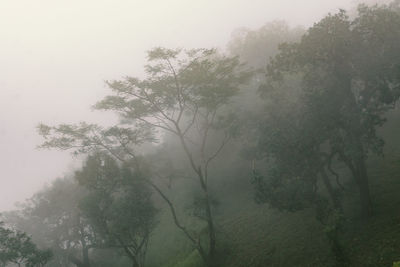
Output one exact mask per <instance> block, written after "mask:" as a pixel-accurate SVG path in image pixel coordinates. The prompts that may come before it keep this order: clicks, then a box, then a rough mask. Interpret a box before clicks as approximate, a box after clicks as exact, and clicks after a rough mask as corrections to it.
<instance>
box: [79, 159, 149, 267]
mask: <svg viewBox="0 0 400 267" xmlns="http://www.w3.org/2000/svg"><path fill="white" fill-rule="evenodd" d="M75 178H76V179H77V180H78V181H79V183H80V184H81V185H82V186H84V187H85V188H87V189H88V191H89V192H88V194H87V196H86V197H85V198H83V199H82V201H81V203H80V209H81V210H82V212H83V216H85V217H86V218H87V219H88V220H89V222H90V224H91V225H92V227H93V229H94V231H95V234H96V237H97V238H96V240H95V247H103V248H118V249H123V250H124V252H125V254H126V255H127V256H128V257H129V258H130V260H131V261H132V266H133V267H143V266H144V263H145V257H146V251H147V245H148V242H149V237H150V234H151V232H152V230H153V228H154V227H155V225H156V222H155V215H156V209H155V208H154V206H153V203H152V200H151V194H150V190H149V189H150V188H149V186H148V184H147V183H145V181H144V178H143V173H139V172H136V173H132V171H131V169H129V168H127V167H126V166H125V167H119V166H118V164H117V162H116V161H115V159H114V158H111V157H110V156H108V155H106V154H101V153H96V154H94V155H91V156H89V157H88V158H87V160H86V162H85V164H84V166H83V168H82V170H80V171H77V172H76V174H75Z"/></svg>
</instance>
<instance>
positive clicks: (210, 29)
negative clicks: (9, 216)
mask: <svg viewBox="0 0 400 267" xmlns="http://www.w3.org/2000/svg"><path fill="white" fill-rule="evenodd" d="M354 3H355V1H353V0H335V1H325V0H247V1H245V0H213V1H211V0H201V1H200V0H199V1H192V0H147V1H144V0H143V1H139V0H131V1H128V0H109V1H101V0H0V148H1V149H0V167H1V168H0V210H5V209H10V208H12V207H13V203H14V202H16V201H23V200H24V199H26V198H28V197H29V196H31V195H32V194H33V193H34V192H35V191H37V190H39V189H40V188H41V187H42V186H43V185H44V184H45V183H46V182H48V181H51V180H52V179H54V178H56V177H58V176H61V175H62V174H63V173H64V172H66V171H67V170H68V166H71V162H72V159H71V157H70V154H69V153H67V152H56V151H46V150H44V151H38V150H36V149H35V147H36V146H37V145H39V144H40V142H41V138H40V137H39V136H38V135H37V134H36V131H35V126H36V125H37V124H38V123H39V122H44V123H48V124H54V123H62V122H77V121H80V120H91V121H93V120H97V121H101V120H105V119H110V118H111V117H110V116H108V117H107V115H106V114H104V113H93V112H91V111H90V106H91V105H92V104H94V103H95V102H96V101H97V100H100V99H101V97H102V96H103V95H104V94H105V93H106V92H107V88H106V87H105V86H104V82H103V81H104V80H108V79H118V78H120V77H122V76H125V75H132V76H135V75H137V74H138V73H139V74H140V73H141V70H142V66H143V64H144V57H145V51H146V50H148V49H150V48H152V47H154V46H167V47H189V48H190V47H222V48H223V47H224V46H225V45H226V43H227V42H228V41H229V38H230V34H231V32H232V31H233V30H234V29H235V28H238V27H249V28H253V29H255V28H258V27H260V26H262V25H263V24H264V23H266V22H269V21H272V20H275V19H284V20H287V21H288V22H289V23H290V24H291V25H293V26H295V25H298V24H301V25H306V26H310V25H311V24H312V23H313V22H316V21H317V20H318V19H320V18H322V17H323V15H325V14H327V13H328V12H335V11H337V10H338V8H348V7H351V6H354Z"/></svg>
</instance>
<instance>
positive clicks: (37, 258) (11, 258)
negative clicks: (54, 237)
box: [0, 222, 52, 267]
mask: <svg viewBox="0 0 400 267" xmlns="http://www.w3.org/2000/svg"><path fill="white" fill-rule="evenodd" d="M51 257H52V253H51V251H50V250H40V249H38V248H37V247H36V245H35V244H34V243H33V242H32V240H31V237H29V236H28V235H27V234H26V233H24V232H21V231H18V230H13V229H10V228H6V227H5V226H4V223H3V222H1V223H0V262H1V265H2V266H6V264H7V263H14V264H17V265H18V266H21V264H24V265H25V266H27V267H34V266H37V267H40V266H44V265H45V264H46V263H47V262H48V261H49V260H50V258H51Z"/></svg>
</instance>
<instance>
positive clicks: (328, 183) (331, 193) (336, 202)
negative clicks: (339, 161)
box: [321, 169, 343, 211]
mask: <svg viewBox="0 0 400 267" xmlns="http://www.w3.org/2000/svg"><path fill="white" fill-rule="evenodd" d="M321 177H322V181H323V182H324V185H325V187H326V190H327V191H328V194H329V197H330V198H331V201H332V204H333V206H334V207H335V209H338V210H340V211H342V210H343V209H342V204H341V203H340V201H339V199H338V197H337V196H336V194H335V191H334V190H333V187H332V184H331V181H329V177H328V175H327V174H326V172H325V170H324V169H321Z"/></svg>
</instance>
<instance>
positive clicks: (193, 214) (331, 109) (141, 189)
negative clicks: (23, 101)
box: [0, 0, 400, 267]
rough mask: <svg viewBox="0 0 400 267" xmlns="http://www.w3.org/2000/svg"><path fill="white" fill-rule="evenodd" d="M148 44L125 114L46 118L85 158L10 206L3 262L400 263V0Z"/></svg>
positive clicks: (112, 100)
mask: <svg viewBox="0 0 400 267" xmlns="http://www.w3.org/2000/svg"><path fill="white" fill-rule="evenodd" d="M145 56H146V64H145V66H144V67H143V74H142V73H138V74H136V73H131V74H130V75H129V76H121V77H115V80H107V81H105V86H106V87H107V90H108V95H106V96H105V97H103V98H100V99H93V106H92V107H91V108H92V109H93V110H94V112H97V113H99V114H104V116H105V117H106V116H108V115H110V116H115V117H117V118H118V120H116V121H111V120H110V121H106V122H105V123H104V124H98V123H92V122H90V121H85V120H82V121H76V122H75V123H70V122H65V123H63V122H61V123H59V124H50V123H47V122H46V121H43V122H37V128H36V130H37V133H38V134H39V135H40V136H41V142H40V143H38V144H37V146H38V149H40V150H42V151H51V150H58V151H64V153H70V155H71V157H72V158H75V159H79V160H80V162H81V164H80V166H79V167H78V168H71V169H69V170H64V171H65V172H64V173H65V174H64V175H61V174H62V172H60V176H59V177H57V178H56V177H54V180H53V181H52V182H51V183H49V184H48V185H47V186H45V187H43V188H42V189H41V190H39V191H38V192H36V193H35V194H34V195H33V196H31V197H30V198H28V199H26V200H25V201H23V202H21V203H20V204H19V205H18V207H17V208H15V209H13V210H9V211H4V212H1V214H0V222H1V223H0V266H27V267H29V266H31V267H33V266H48V267H57V266H61V267H70V266H71V267H72V266H76V267H97V266H98V267H109V266H115V267H125V266H133V267H185V266H186V267H228V266H229V267H253V266H254V267H263V266H304V267H306V266H315V267H318V266H321V267H329V266H332V267H340V266H360V267H361V266H363V267H367V266H371V267H372V266H393V267H395V266H400V213H399V211H400V193H399V192H400V139H399V136H400V109H399V104H398V100H399V98H400V1H398V0H397V1H392V2H389V3H387V4H376V5H367V4H360V5H358V6H357V7H355V8H354V9H353V10H349V11H346V10H337V12H335V13H330V14H328V15H326V16H324V17H323V18H322V19H321V20H319V21H316V22H315V23H314V24H313V25H312V26H310V27H308V28H306V27H301V26H298V27H293V26H290V25H289V24H288V23H287V22H285V21H271V22H267V23H265V24H264V26H262V27H260V28H258V29H244V28H243V29H238V30H236V31H234V32H233V33H232V35H231V39H230V41H229V42H228V43H227V44H226V49H225V50H221V49H216V48H208V47H207V48H204V47H200V48H184V47H178V48H171V47H163V46H159V47H153V48H149V50H148V51H147V54H146V55H145ZM32 131H34V129H32Z"/></svg>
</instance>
